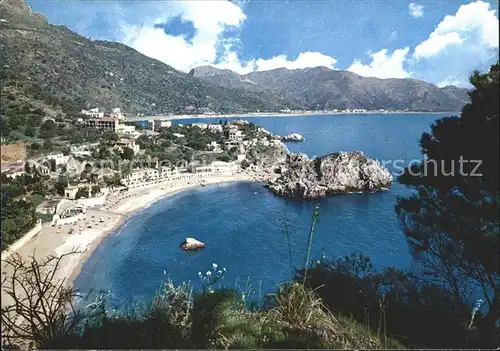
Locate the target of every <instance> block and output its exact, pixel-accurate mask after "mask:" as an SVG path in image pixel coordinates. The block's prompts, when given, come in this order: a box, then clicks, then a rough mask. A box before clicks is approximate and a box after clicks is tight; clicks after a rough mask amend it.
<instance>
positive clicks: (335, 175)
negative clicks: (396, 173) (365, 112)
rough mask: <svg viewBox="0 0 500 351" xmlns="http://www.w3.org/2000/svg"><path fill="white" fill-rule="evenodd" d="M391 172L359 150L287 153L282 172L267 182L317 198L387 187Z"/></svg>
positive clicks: (288, 193)
mask: <svg viewBox="0 0 500 351" xmlns="http://www.w3.org/2000/svg"><path fill="white" fill-rule="evenodd" d="M391 184H392V175H391V174H390V173H389V171H388V170H387V169H386V168H385V167H383V166H382V165H381V164H380V163H379V162H378V161H377V160H374V159H370V158H368V157H367V156H365V155H364V154H363V153H362V152H361V151H355V152H337V153H332V154H329V155H325V156H322V157H318V158H315V159H312V160H309V159H308V158H307V156H306V155H303V154H290V155H288V156H287V159H286V162H285V166H284V167H283V168H282V173H281V176H280V177H279V178H278V179H276V180H271V181H269V183H268V188H269V189H271V190H272V191H273V192H274V193H275V194H277V195H280V196H284V197H292V198H307V199H312V198H317V197H322V196H326V195H329V194H346V193H352V192H365V191H366V192H375V191H380V190H386V189H387V188H388V187H390V186H391Z"/></svg>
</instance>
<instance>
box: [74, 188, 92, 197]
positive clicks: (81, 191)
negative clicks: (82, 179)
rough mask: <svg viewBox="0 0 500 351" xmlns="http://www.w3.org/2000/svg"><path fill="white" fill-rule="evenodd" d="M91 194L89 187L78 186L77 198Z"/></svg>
mask: <svg viewBox="0 0 500 351" xmlns="http://www.w3.org/2000/svg"><path fill="white" fill-rule="evenodd" d="M88 196H89V189H88V188H86V187H84V188H78V191H77V192H76V195H75V199H80V198H82V197H88Z"/></svg>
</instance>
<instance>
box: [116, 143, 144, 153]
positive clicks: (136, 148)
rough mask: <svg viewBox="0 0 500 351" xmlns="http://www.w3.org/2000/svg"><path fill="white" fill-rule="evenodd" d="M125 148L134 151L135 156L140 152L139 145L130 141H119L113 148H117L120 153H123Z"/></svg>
mask: <svg viewBox="0 0 500 351" xmlns="http://www.w3.org/2000/svg"><path fill="white" fill-rule="evenodd" d="M125 147H128V148H129V149H132V151H134V154H137V153H138V152H139V150H140V147H139V145H138V144H136V143H135V141H134V140H132V139H120V140H118V141H117V142H116V144H115V148H117V149H119V150H121V151H123V148H125Z"/></svg>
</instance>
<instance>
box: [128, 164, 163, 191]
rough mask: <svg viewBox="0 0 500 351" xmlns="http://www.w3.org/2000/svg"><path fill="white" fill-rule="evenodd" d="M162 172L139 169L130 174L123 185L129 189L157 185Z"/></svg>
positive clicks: (153, 169) (152, 169) (151, 169)
mask: <svg viewBox="0 0 500 351" xmlns="http://www.w3.org/2000/svg"><path fill="white" fill-rule="evenodd" d="M159 174H160V172H159V171H158V169H156V168H139V169H135V170H133V171H132V173H130V174H129V175H128V176H127V177H126V178H125V179H124V180H123V183H124V184H125V185H126V186H128V187H129V188H135V187H138V186H144V185H148V184H155V183H156V182H157V181H158V179H159Z"/></svg>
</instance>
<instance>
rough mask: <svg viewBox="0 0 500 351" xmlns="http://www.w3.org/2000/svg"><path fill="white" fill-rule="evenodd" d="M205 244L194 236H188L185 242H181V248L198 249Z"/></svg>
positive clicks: (187, 249)
mask: <svg viewBox="0 0 500 351" xmlns="http://www.w3.org/2000/svg"><path fill="white" fill-rule="evenodd" d="M204 247H205V244H204V243H202V242H201V241H198V240H196V239H194V238H186V240H184V242H183V243H182V244H181V249H183V250H186V251H189V250H197V249H201V248H204Z"/></svg>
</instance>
